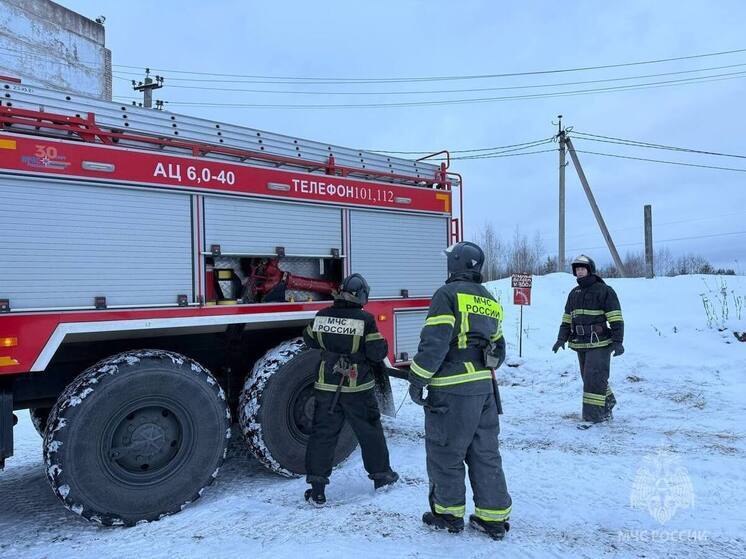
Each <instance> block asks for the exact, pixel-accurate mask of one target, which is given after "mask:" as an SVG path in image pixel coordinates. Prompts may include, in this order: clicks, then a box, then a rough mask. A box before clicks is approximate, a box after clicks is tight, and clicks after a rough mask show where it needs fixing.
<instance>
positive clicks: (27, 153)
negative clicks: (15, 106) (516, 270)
mask: <svg viewBox="0 0 746 559" xmlns="http://www.w3.org/2000/svg"><path fill="white" fill-rule="evenodd" d="M0 168H3V169H12V170H16V171H22V172H27V173H45V174H54V175H64V176H70V177H85V178H92V179H97V180H106V181H126V182H130V183H137V184H156V185H162V186H167V187H173V188H178V189H184V190H198V191H215V192H228V193H245V194H253V195H256V196H265V197H272V198H286V199H296V200H313V201H317V202H325V203H330V204H335V205H354V206H368V207H378V208H390V209H400V210H415V211H427V212H438V213H444V214H449V213H450V212H451V207H452V205H451V192H450V191H447V190H436V189H433V188H427V187H417V186H402V185H394V184H388V183H381V182H373V181H363V180H359V179H350V178H348V177H342V176H338V175H323V174H310V173H303V172H296V171H287V170H280V169H271V168H265V167H255V166H250V165H242V164H238V163H230V162H222V161H215V160H207V159H203V158H198V157H184V156H175V155H166V154H163V153H152V152H147V151H140V150H135V149H131V148H129V149H127V148H121V147H109V146H102V145H92V144H85V143H80V142H66V141H60V140H51V139H47V138H43V139H41V138H25V137H23V136H14V135H6V134H0Z"/></svg>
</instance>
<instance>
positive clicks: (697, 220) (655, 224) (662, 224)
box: [546, 212, 746, 241]
mask: <svg viewBox="0 0 746 559" xmlns="http://www.w3.org/2000/svg"><path fill="white" fill-rule="evenodd" d="M742 215H746V212H733V213H727V214H718V215H711V216H707V217H699V218H697V217H693V218H688V219H680V220H677V221H663V222H657V221H656V222H653V227H654V228H655V229H657V228H659V227H666V226H669V225H681V224H682V223H700V222H703V221H711V220H713V219H722V218H724V217H734V216H742ZM641 229H642V226H641V225H634V226H630V227H616V228H614V230H613V231H612V232H611V233H612V234H613V235H616V234H618V233H620V232H621V231H634V230H636V231H640V230H641ZM598 235H601V233H600V232H594V233H581V234H579V235H578V234H575V235H568V236H567V238H568V239H586V238H588V237H595V236H598ZM546 240H547V241H556V240H557V237H548V238H547V239H546Z"/></svg>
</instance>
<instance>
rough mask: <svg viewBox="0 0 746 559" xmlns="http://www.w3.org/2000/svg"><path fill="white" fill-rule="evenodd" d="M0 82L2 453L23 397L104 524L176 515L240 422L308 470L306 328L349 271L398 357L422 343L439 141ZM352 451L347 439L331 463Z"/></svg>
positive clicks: (445, 183)
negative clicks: (392, 147)
mask: <svg viewBox="0 0 746 559" xmlns="http://www.w3.org/2000/svg"><path fill="white" fill-rule="evenodd" d="M0 93H1V95H0V125H1V126H2V129H0V200H1V201H2V202H1V203H0V238H1V239H2V243H0V464H4V461H5V459H6V458H8V457H10V456H12V454H13V425H14V424H15V421H16V416H15V415H14V411H15V410H23V409H28V410H29V411H30V414H31V417H32V419H33V421H34V425H35V426H36V428H37V430H38V431H39V433H40V434H41V435H42V437H43V441H44V442H43V445H44V449H43V450H44V462H45V468H46V472H47V477H48V478H49V481H50V483H51V485H52V488H53V490H54V492H55V493H56V494H57V496H58V497H59V498H60V499H61V500H62V501H63V503H64V504H65V506H66V507H67V508H68V509H70V510H72V511H73V512H75V513H77V514H79V515H82V516H83V517H85V518H87V519H89V520H93V521H96V522H100V523H102V524H107V525H108V524H128V525H129V524H133V523H136V522H138V521H141V520H154V519H158V518H160V517H162V516H163V515H166V514H170V513H173V512H177V511H179V510H181V509H182V508H183V507H184V505H186V504H188V503H189V502H191V501H193V500H194V499H196V498H198V497H199V495H200V494H201V493H202V491H203V490H204V488H205V487H207V486H208V485H209V484H210V483H211V482H212V480H213V479H214V478H215V477H216V476H217V474H218V470H219V468H220V465H221V463H222V461H223V459H224V457H225V453H226V448H227V439H228V438H229V437H230V434H231V426H232V423H233V421H234V420H237V421H238V424H239V426H240V431H241V432H242V433H243V436H244V437H245V439H246V441H247V444H248V446H249V448H250V449H251V451H252V452H253V453H254V455H255V456H256V457H257V458H258V459H259V460H260V461H261V462H262V463H263V464H264V465H265V466H267V467H268V468H270V469H271V470H273V471H275V472H277V473H279V474H282V475H286V476H293V475H299V474H302V473H303V470H304V465H303V456H304V452H305V444H306V441H307V438H308V432H309V428H310V424H311V417H312V410H313V406H314V398H313V382H314V380H315V379H314V370H315V368H314V359H315V358H316V357H315V355H314V353H313V352H308V351H305V349H306V348H305V347H304V346H303V344H302V342H301V341H300V339H299V334H300V332H301V330H302V329H303V327H304V326H305V325H306V324H308V322H309V321H310V320H311V319H312V317H313V316H314V314H315V312H316V311H317V310H318V309H320V308H322V307H323V306H326V305H328V304H329V300H330V299H331V298H332V296H333V292H334V290H335V289H336V288H337V286H338V285H339V283H340V281H341V279H342V278H343V276H344V275H345V274H348V273H351V272H353V271H354V272H359V273H361V274H363V275H364V276H365V277H366V278H367V280H368V281H369V283H370V285H371V302H370V303H369V304H368V306H367V307H366V308H367V309H368V310H369V311H370V312H372V313H373V314H374V315H375V316H376V318H377V321H378V327H379V329H380V331H381V332H382V333H383V334H384V336H385V337H386V338H387V339H388V341H389V344H390V347H391V354H390V356H389V358H390V361H391V364H393V365H395V366H397V365H406V363H407V362H408V360H409V358H410V356H412V355H413V353H414V352H415V351H416V347H417V340H418V333H419V329H420V326H421V325H422V323H423V322H424V317H425V314H426V308H427V305H428V303H429V297H430V296H431V295H432V293H433V292H434V290H435V289H436V288H437V287H438V286H439V285H440V284H441V283H442V281H443V279H444V278H445V275H446V271H445V259H444V258H442V256H441V255H440V252H441V251H442V249H443V248H445V247H446V246H447V245H448V244H450V243H451V242H452V241H454V240H457V239H459V238H460V237H461V234H462V230H461V229H462V220H461V219H460V217H454V215H457V213H456V212H454V205H455V206H456V207H457V208H458V209H459V212H460V209H461V201H460V196H458V197H457V196H454V195H453V193H454V191H456V189H458V193H459V194H460V192H461V179H460V177H459V176H458V175H457V174H455V173H452V172H450V171H449V170H448V161H447V158H448V154H447V153H446V152H444V153H442V154H436V155H440V159H441V160H443V162H441V163H436V164H433V163H431V162H428V161H426V160H418V161H410V160H404V159H399V158H395V157H389V156H386V155H383V154H380V153H375V152H367V151H362V150H357V149H349V148H343V147H339V146H334V145H329V144H325V143H320V142H313V141H308V140H303V139H300V138H294V137H289V136H284V135H280V134H273V133H268V132H264V131H260V130H254V129H251V128H246V127H242V126H236V125H231V124H225V123H221V122H213V121H208V120H202V119H198V118H194V117H190V116H184V115H179V114H174V113H170V112H166V111H158V110H150V109H143V108H138V107H135V106H130V105H124V104H117V103H112V102H106V101H100V100H96V99H92V98H86V97H82V96H80V95H77V94H72V93H65V92H59V91H53V90H47V89H42V88H37V87H34V86H28V85H25V84H21V83H18V82H17V81H13V80H7V81H6V80H0ZM426 159H427V158H426ZM379 391H380V394H381V396H386V393H387V391H388V392H389V394H390V386H389V385H388V383H387V377H386V375H385V374H381V375H379ZM355 445H356V441H355V438H354V436H353V434H352V432H351V431H349V430H346V431H345V433H344V434H343V436H342V437H341V440H340V443H339V445H338V449H337V457H336V459H337V462H339V461H342V460H343V459H344V458H346V457H347V456H348V455H349V454H350V453H351V452H352V451H353V449H354V448H355Z"/></svg>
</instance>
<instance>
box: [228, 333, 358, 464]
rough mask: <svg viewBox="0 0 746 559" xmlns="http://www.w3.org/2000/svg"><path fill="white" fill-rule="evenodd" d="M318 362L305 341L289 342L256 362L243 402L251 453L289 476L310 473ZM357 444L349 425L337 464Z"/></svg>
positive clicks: (241, 409) (242, 416) (243, 428)
mask: <svg viewBox="0 0 746 559" xmlns="http://www.w3.org/2000/svg"><path fill="white" fill-rule="evenodd" d="M318 364H319V362H318V354H317V353H316V352H312V351H308V348H307V347H306V346H305V344H304V343H303V340H302V339H301V338H297V339H294V340H288V341H286V342H283V343H282V344H280V345H278V346H277V347H275V348H274V349H271V350H270V351H268V352H267V353H266V354H265V355H264V356H263V357H261V358H260V359H259V360H258V361H257V362H256V363H255V364H254V367H253V369H252V371H251V373H250V374H249V376H248V377H247V379H246V383H245V384H244V388H243V391H242V392H241V396H240V398H239V405H238V410H239V423H240V426H241V431H242V432H243V434H244V437H245V438H246V441H247V443H248V445H249V449H250V450H251V452H252V453H253V454H254V456H256V458H257V459H258V460H259V461H260V462H261V463H262V464H263V465H264V466H266V467H267V468H268V469H270V470H272V471H273V472H275V473H278V474H280V475H283V476H286V477H295V476H298V475H302V474H304V473H305V471H306V466H305V456H306V444H307V443H308V437H309V434H310V432H311V424H312V421H313V413H314V408H315V398H314V388H313V383H314V381H315V380H316V376H317V374H318V373H317V371H318ZM356 446H357V439H356V438H355V434H354V433H353V432H352V429H351V428H350V426H349V425H347V424H345V426H344V428H343V429H342V432H341V433H340V436H339V441H338V442H337V449H336V453H335V456H334V465H335V466H336V465H338V464H339V463H340V462H342V461H343V460H345V459H346V458H347V457H348V456H349V455H350V454H351V453H352V451H353V450H355V447H356Z"/></svg>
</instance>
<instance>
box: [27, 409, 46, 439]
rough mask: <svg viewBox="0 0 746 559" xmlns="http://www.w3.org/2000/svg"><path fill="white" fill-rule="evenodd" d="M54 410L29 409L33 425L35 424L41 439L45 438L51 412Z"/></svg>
mask: <svg viewBox="0 0 746 559" xmlns="http://www.w3.org/2000/svg"><path fill="white" fill-rule="evenodd" d="M50 411H52V408H29V410H28V413H29V415H30V416H31V423H33V424H34V429H36V432H37V433H39V435H40V436H41V438H42V439H43V438H44V429H46V428H47V419H48V418H49V412H50Z"/></svg>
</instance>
